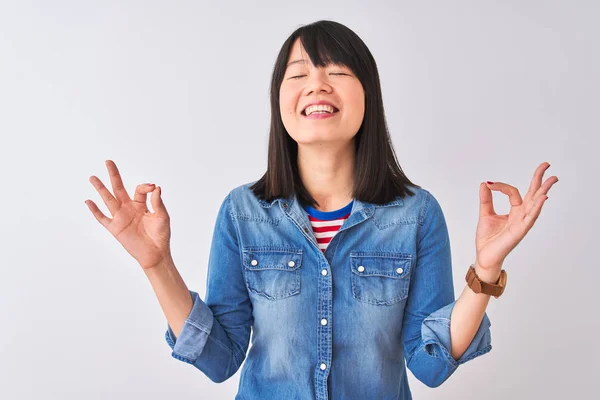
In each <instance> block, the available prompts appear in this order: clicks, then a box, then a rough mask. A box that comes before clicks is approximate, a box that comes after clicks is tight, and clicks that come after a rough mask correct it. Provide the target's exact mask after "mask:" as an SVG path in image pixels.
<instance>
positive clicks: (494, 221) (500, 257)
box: [475, 162, 558, 283]
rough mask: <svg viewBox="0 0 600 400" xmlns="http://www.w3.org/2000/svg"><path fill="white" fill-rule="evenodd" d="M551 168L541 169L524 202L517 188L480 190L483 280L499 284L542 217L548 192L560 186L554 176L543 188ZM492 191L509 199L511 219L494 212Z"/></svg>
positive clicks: (501, 186) (503, 185) (478, 238)
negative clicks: (506, 262) (511, 257)
mask: <svg viewBox="0 0 600 400" xmlns="http://www.w3.org/2000/svg"><path fill="white" fill-rule="evenodd" d="M548 167H550V164H549V163H548V162H543V163H541V164H540V165H539V166H538V167H537V169H536V170H535V173H534V174H533V179H532V180H531V184H530V185H529V190H528V191H527V194H526V195H525V199H524V200H523V199H521V194H520V193H519V190H518V189H517V188H516V187H514V186H511V185H508V184H506V183H503V182H494V183H492V184H486V183H482V184H481V185H480V186H479V199H480V204H479V221H478V222H477V232H476V234H475V247H476V249H477V256H476V260H475V270H476V272H477V275H478V276H479V278H480V279H481V280H483V281H485V282H490V283H494V282H496V280H497V279H498V277H499V276H500V272H501V269H502V264H503V262H504V259H505V258H506V256H507V255H508V253H510V252H511V251H512V249H514V248H515V247H516V246H517V244H519V242H520V241H521V240H522V239H523V238H524V237H525V235H526V234H527V232H529V230H530V229H531V227H532V226H533V224H534V223H535V221H536V220H537V218H538V216H539V215H540V211H541V210H542V206H543V205H544V203H545V202H546V200H547V199H548V196H547V195H546V194H547V193H548V190H550V188H551V187H552V185H554V184H555V183H556V182H558V178H557V177H556V176H551V177H550V178H548V179H546V181H545V182H544V184H543V185H542V177H543V176H544V171H546V169H548ZM492 190H498V191H500V192H502V193H504V194H506V195H507V196H508V199H509V201H510V206H511V207H510V211H509V213H508V215H506V214H504V215H497V214H496V212H495V211H494V204H493V202H492V192H491V191H492Z"/></svg>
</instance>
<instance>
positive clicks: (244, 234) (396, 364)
mask: <svg viewBox="0 0 600 400" xmlns="http://www.w3.org/2000/svg"><path fill="white" fill-rule="evenodd" d="M252 183H254V182H251V183H247V184H244V185H241V186H238V187H236V188H234V189H233V190H231V191H230V192H229V193H228V194H227V196H226V197H225V199H224V201H223V202H222V204H221V206H220V209H219V212H218V215H217V220H216V224H215V229H214V234H213V239H212V243H211V248H210V254H209V260H208V271H207V286H206V296H205V297H206V298H205V300H204V301H203V300H202V299H200V297H199V296H198V293H197V292H195V291H192V290H190V295H191V296H192V299H193V302H194V303H193V307H192V310H191V312H190V314H189V316H188V318H187V319H186V321H185V324H184V326H183V328H182V330H181V332H180V333H179V337H175V335H174V333H173V331H172V329H171V327H170V326H169V324H167V331H166V333H165V338H166V341H167V343H168V344H169V346H170V347H171V349H172V354H171V355H172V356H173V357H174V358H176V359H178V360H181V361H184V362H186V363H189V364H192V365H193V366H194V367H196V368H197V369H199V370H200V371H202V372H203V373H204V374H205V375H206V376H207V377H208V378H209V379H211V380H212V381H213V382H223V381H225V380H226V379H228V378H229V377H231V376H232V375H234V374H235V373H236V372H237V371H238V369H239V368H240V367H241V366H242V364H243V368H242V371H241V375H240V382H239V388H238V393H237V395H236V397H235V399H236V400H242V399H244V400H269V399H285V400H294V399H298V400H305V399H306V400H309V399H317V400H328V399H344V400H352V399H360V400H364V399H389V400H407V399H411V398H412V396H411V391H410V389H409V386H408V379H407V374H406V367H408V369H410V371H411V372H412V373H413V375H414V376H415V377H416V378H417V379H418V380H420V381H421V382H423V383H424V384H425V385H427V386H429V387H437V386H439V385H441V384H442V383H443V382H444V381H445V380H446V379H448V377H449V376H450V375H452V374H453V373H454V371H456V368H457V367H458V366H459V365H460V364H462V363H465V362H467V361H469V360H472V359H474V358H475V357H477V356H479V355H482V354H485V353H487V352H489V351H490V350H491V348H492V346H491V336H490V320H489V319H488V316H487V314H485V315H484V318H483V320H482V322H481V325H480V326H479V329H478V331H477V333H476V335H475V338H474V339H473V341H472V343H471V344H470V346H469V347H468V349H467V350H466V352H465V353H464V354H463V355H462V356H461V357H460V359H458V360H455V359H454V358H453V357H452V356H451V354H450V349H451V345H450V316H451V314H452V309H453V307H454V304H455V298H454V287H453V281H452V279H453V278H452V261H451V254H450V241H449V235H448V229H447V226H446V221H445V218H444V215H443V213H442V209H441V207H440V205H439V203H438V201H437V200H436V199H435V197H434V196H433V195H432V194H431V193H430V192H429V191H427V190H426V189H423V188H416V187H414V186H409V188H410V189H411V190H413V191H414V192H416V194H415V195H414V196H407V197H405V198H401V197H399V196H398V197H396V199H395V200H393V201H391V202H389V203H387V204H383V205H376V204H370V203H366V202H361V201H359V200H357V199H355V200H354V202H353V205H352V209H351V213H350V216H349V217H348V219H347V220H345V221H344V223H343V225H342V227H341V228H340V230H339V231H338V232H337V234H336V235H335V236H334V237H333V238H332V240H331V242H330V243H329V246H328V247H327V249H326V251H325V252H322V251H321V250H320V249H319V247H318V245H317V241H316V239H315V237H314V234H313V231H312V229H311V225H310V222H309V219H308V214H307V213H306V211H305V210H304V209H303V208H302V205H301V204H300V203H299V202H298V201H297V198H296V196H295V195H292V196H291V197H289V198H287V199H285V198H278V199H275V200H273V201H271V202H266V201H263V200H259V199H258V198H257V197H255V196H254V194H253V193H252V191H251V190H250V185H251V184H252ZM465 268H466V267H465ZM251 332H252V340H251V341H250V333H251ZM250 343H251V345H250V346H249V344H250ZM244 361H245V363H244Z"/></svg>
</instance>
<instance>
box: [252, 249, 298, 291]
mask: <svg viewBox="0 0 600 400" xmlns="http://www.w3.org/2000/svg"><path fill="white" fill-rule="evenodd" d="M243 264H244V275H245V277H246V278H245V279H246V285H247V286H248V290H250V291H251V292H254V293H256V294H258V295H260V296H263V297H266V298H267V299H269V300H280V299H284V298H286V297H289V296H294V295H297V294H299V293H300V280H301V279H300V278H301V276H300V272H301V269H300V268H301V266H302V249H281V248H277V249H268V248H265V247H260V248H245V249H244V250H243Z"/></svg>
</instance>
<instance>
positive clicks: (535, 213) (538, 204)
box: [523, 195, 548, 228]
mask: <svg viewBox="0 0 600 400" xmlns="http://www.w3.org/2000/svg"><path fill="white" fill-rule="evenodd" d="M546 200H548V196H546V195H540V196H539V197H538V198H536V199H535V202H534V205H533V207H531V210H529V212H528V213H527V214H526V215H525V218H523V221H524V222H525V224H526V226H528V227H529V228H531V226H533V224H534V223H535V221H536V220H537V219H538V217H539V215H540V212H541V211H542V206H543V205H544V203H545V202H546Z"/></svg>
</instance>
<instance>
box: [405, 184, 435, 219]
mask: <svg viewBox="0 0 600 400" xmlns="http://www.w3.org/2000/svg"><path fill="white" fill-rule="evenodd" d="M408 187H409V188H410V190H411V191H412V192H414V193H415V194H414V195H412V196H406V197H405V198H403V202H404V206H405V207H408V208H410V209H412V210H413V212H414V213H415V214H416V215H417V222H418V223H419V225H424V224H425V221H426V220H428V219H431V218H435V217H439V216H440V215H442V207H441V205H440V203H439V201H438V199H437V197H436V195H435V194H434V192H433V191H432V190H431V189H428V188H424V187H415V186H412V185H409V186H408Z"/></svg>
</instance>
